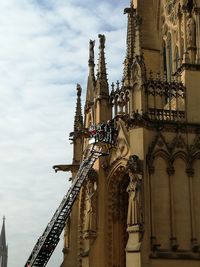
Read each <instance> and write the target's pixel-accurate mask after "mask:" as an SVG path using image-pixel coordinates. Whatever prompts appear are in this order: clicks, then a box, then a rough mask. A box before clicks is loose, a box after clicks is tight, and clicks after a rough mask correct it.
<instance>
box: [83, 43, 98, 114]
mask: <svg viewBox="0 0 200 267" xmlns="http://www.w3.org/2000/svg"><path fill="white" fill-rule="evenodd" d="M94 46H95V41H92V40H90V44H89V60H88V66H89V75H88V82H87V94H86V104H85V108H86V109H88V108H89V107H90V106H91V105H92V104H93V102H94V88H95V83H96V80H95V75H94V67H95V63H94Z"/></svg>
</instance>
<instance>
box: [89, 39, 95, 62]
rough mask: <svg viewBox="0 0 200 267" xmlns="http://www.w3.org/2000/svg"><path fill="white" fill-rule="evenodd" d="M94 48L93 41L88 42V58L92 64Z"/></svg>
mask: <svg viewBox="0 0 200 267" xmlns="http://www.w3.org/2000/svg"><path fill="white" fill-rule="evenodd" d="M94 46H95V41H92V40H90V46H89V58H90V61H91V62H94Z"/></svg>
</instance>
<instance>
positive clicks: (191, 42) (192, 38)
mask: <svg viewBox="0 0 200 267" xmlns="http://www.w3.org/2000/svg"><path fill="white" fill-rule="evenodd" d="M187 45H188V47H194V46H195V45H196V33H195V22H194V18H193V17H192V15H189V17H188V20H187Z"/></svg>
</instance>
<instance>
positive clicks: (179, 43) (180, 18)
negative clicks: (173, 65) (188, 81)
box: [178, 10, 183, 67]
mask: <svg viewBox="0 0 200 267" xmlns="http://www.w3.org/2000/svg"><path fill="white" fill-rule="evenodd" d="M181 20H182V13H181V10H179V11H178V50H179V67H180V66H181V65H182V61H183V54H182V52H183V51H182V42H181Z"/></svg>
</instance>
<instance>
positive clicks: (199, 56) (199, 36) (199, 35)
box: [195, 7, 200, 64]
mask: <svg viewBox="0 0 200 267" xmlns="http://www.w3.org/2000/svg"><path fill="white" fill-rule="evenodd" d="M195 16H196V47H197V53H196V64H200V8H199V7H198V8H195Z"/></svg>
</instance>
